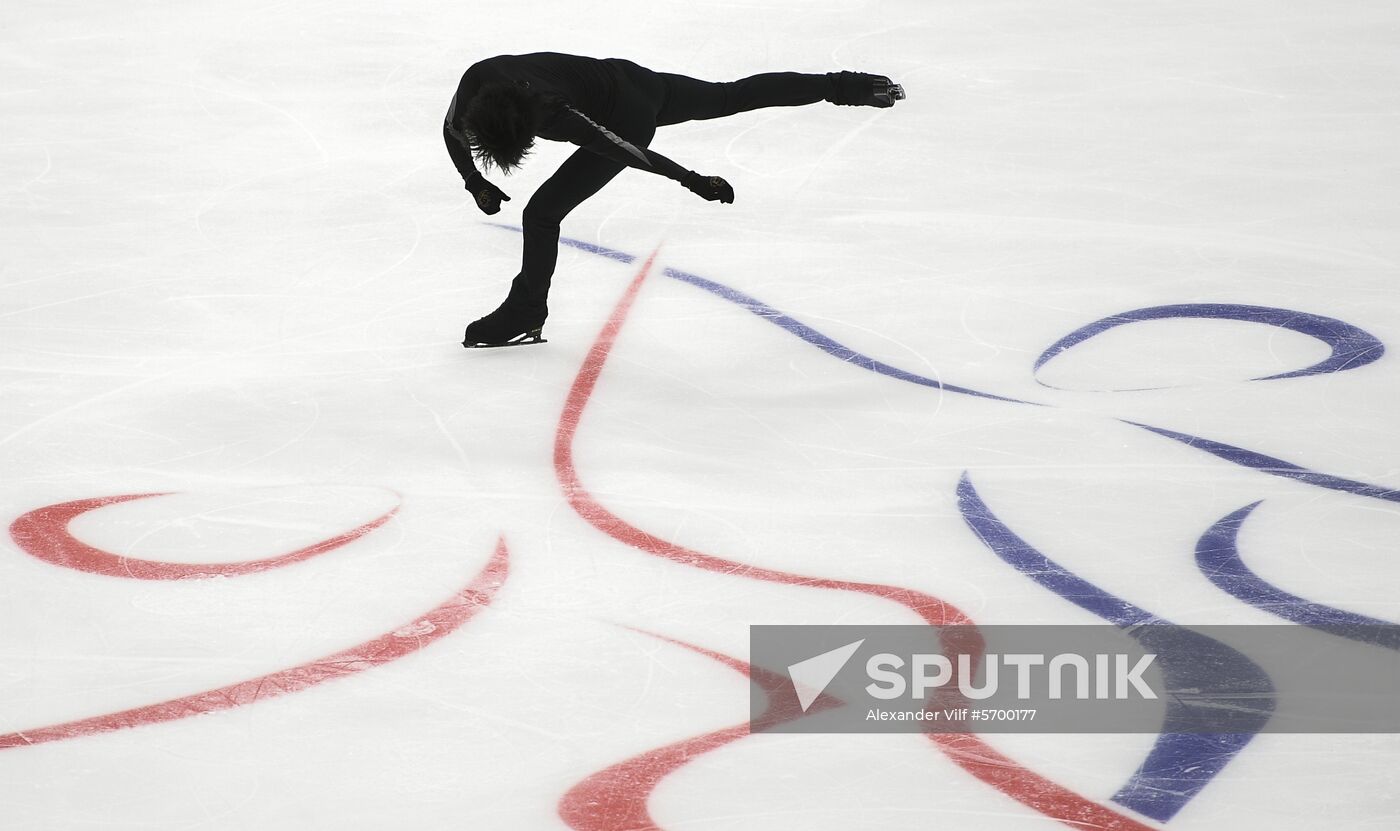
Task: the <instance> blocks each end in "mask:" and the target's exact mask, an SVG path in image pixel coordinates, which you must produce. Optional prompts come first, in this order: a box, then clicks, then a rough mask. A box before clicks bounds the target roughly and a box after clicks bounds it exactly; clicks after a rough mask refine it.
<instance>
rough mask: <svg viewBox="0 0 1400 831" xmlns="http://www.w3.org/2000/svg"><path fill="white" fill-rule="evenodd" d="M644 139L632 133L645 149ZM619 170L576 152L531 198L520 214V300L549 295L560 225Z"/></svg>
mask: <svg viewBox="0 0 1400 831" xmlns="http://www.w3.org/2000/svg"><path fill="white" fill-rule="evenodd" d="M646 139H647V141H638V140H637V137H636V135H635V134H634V135H633V136H632V137H631V138H630V140H631V141H632V143H633V144H636V145H638V146H639V147H645V146H646V145H647V143H649V142H650V139H651V136H649V135H648V136H647V137H646ZM622 170H623V166H622V165H620V164H618V163H617V162H614V161H610V160H608V159H605V158H603V157H602V156H599V155H598V154H596V153H590V152H589V151H587V150H583V149H579V150H575V151H574V153H573V155H571V156H569V158H568V159H566V160H565V161H564V164H562V165H560V167H559V169H558V170H556V171H555V172H554V175H553V176H550V177H549V178H548V179H546V180H545V182H544V184H542V185H540V189H539V190H537V191H535V195H534V196H532V197H530V201H529V203H527V204H526V205H525V210H524V212H523V213H522V215H521V224H522V225H524V232H525V233H524V236H525V251H524V255H523V256H522V257H521V265H520V271H521V277H520V278H518V280H517V282H521V283H523V286H521V289H522V291H523V298H522V299H523V300H525V301H526V302H529V303H537V304H539V305H543V304H544V302H545V297H546V296H547V295H548V294H549V282H550V278H551V277H553V276H554V266H555V263H557V262H558V260H559V225H560V223H562V222H563V221H564V217H566V216H568V215H569V213H570V212H571V211H573V209H574V208H577V207H578V206H579V205H581V204H582V203H583V201H584V200H585V199H587V198H588V197H590V196H592V195H593V194H595V193H597V192H598V191H600V190H602V189H603V186H604V185H606V184H607V183H608V182H610V181H612V179H613V177H614V176H616V175H617V174H619V173H621V172H622ZM514 293H515V292H512V294H514Z"/></svg>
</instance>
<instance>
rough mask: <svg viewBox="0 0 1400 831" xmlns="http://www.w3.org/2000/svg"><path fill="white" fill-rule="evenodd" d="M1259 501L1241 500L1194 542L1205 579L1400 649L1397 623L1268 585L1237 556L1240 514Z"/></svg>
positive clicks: (1274, 608) (1254, 602) (1260, 603)
mask: <svg viewBox="0 0 1400 831" xmlns="http://www.w3.org/2000/svg"><path fill="white" fill-rule="evenodd" d="M1261 504H1262V502H1255V503H1254V504H1252V505H1246V506H1244V507H1243V508H1240V509H1239V510H1238V511H1235V512H1234V513H1232V514H1230V515H1229V516H1226V517H1225V518H1224V519H1222V520H1220V521H1219V522H1217V523H1215V524H1214V525H1212V526H1211V527H1210V529H1209V530H1207V531H1206V532H1205V533H1204V534H1202V535H1201V539H1200V541H1199V542H1197V543H1196V565H1197V567H1199V568H1200V570H1201V573H1202V574H1204V575H1205V576H1206V579H1207V580H1210V582H1212V583H1214V584H1215V585H1216V587H1217V588H1219V589H1220V590H1221V591H1223V592H1225V593H1226V594H1228V595H1230V596H1231V597H1234V598H1236V599H1238V600H1242V601H1244V602H1245V603H1248V604H1249V605H1251V606H1253V607H1255V608H1256V609H1260V610H1262V611H1265V612H1268V613H1269V614H1272V615H1277V616H1278V617H1281V618H1283V619H1284V620H1291V621H1293V622H1294V623H1298V624H1301V625H1303V626H1307V627H1310V628H1313V629H1318V630H1321V631H1323V632H1326V633H1327V634H1329V635H1335V636H1337V637H1339V638H1346V639H1347V640H1353V641H1358V642H1360V643H1368V644H1372V645H1374V646H1379V647H1382V648H1384V649H1393V650H1400V627H1397V626H1395V625H1393V624H1391V623H1389V622H1387V621H1384V620H1380V619H1378V618H1373V617H1367V616H1366V615H1359V614H1356V613H1355V612H1348V611H1345V610H1342V609H1335V608H1333V607H1331V606H1325V605H1323V604H1321V603H1314V602H1312V601H1311V600H1308V599H1307V598H1304V597H1299V596H1298V595H1296V594H1292V593H1291V592H1287V591H1284V590H1283V589H1281V588H1279V587H1277V586H1275V585H1273V584H1272V583H1270V582H1268V581H1267V580H1265V579H1264V578H1262V577H1260V576H1259V575H1258V574H1255V573H1254V572H1253V571H1252V570H1251V569H1250V568H1249V566H1247V565H1245V562H1244V558H1243V557H1241V556H1240V546H1239V535H1240V528H1241V526H1243V525H1244V521H1245V519H1247V518H1248V517H1249V515H1250V514H1252V513H1254V509H1255V508H1258V507H1259V506H1260V505H1261Z"/></svg>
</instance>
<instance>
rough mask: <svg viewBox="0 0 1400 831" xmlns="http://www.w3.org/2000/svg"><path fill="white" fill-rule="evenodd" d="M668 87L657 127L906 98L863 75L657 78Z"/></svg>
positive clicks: (884, 80)
mask: <svg viewBox="0 0 1400 831" xmlns="http://www.w3.org/2000/svg"><path fill="white" fill-rule="evenodd" d="M656 77H657V78H659V79H660V81H661V84H662V86H663V87H664V94H663V96H662V102H663V103H662V105H661V107H660V109H659V111H658V112H657V116H656V123H657V124H658V125H661V126H665V125H668V124H680V123H682V122H685V121H704V120H706V119H710V118H724V117H725V116H730V115H734V114H736V113H744V112H749V111H750V110H761V109H763V108H765V107H801V106H804V105H807V104H815V103H817V102H819V101H829V102H831V103H833V104H849V105H857V106H871V107H889V106H892V105H893V104H894V102H895V101H897V100H899V99H901V98H903V97H904V89H903V88H902V87H900V86H899V85H898V84H894V83H892V82H891V81H890V79H889V78H886V77H885V76H883V75H867V74H865V73H861V72H830V73H827V74H824V75H807V74H804V73H801V72H766V73H764V74H762V75H751V76H749V77H748V78H741V79H739V80H737V81H729V82H726V83H715V82H712V81H700V80H696V79H695V78H689V77H686V76H685V75H674V74H671V73H666V72H659V73H656Z"/></svg>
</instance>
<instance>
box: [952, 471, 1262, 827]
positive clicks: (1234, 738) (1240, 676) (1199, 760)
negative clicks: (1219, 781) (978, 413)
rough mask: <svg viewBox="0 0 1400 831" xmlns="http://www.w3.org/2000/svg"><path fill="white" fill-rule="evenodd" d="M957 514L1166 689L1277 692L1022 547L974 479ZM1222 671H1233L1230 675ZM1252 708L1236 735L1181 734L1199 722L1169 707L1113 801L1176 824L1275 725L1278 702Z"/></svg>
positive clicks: (1183, 633) (1182, 705)
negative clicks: (1143, 650)
mask: <svg viewBox="0 0 1400 831" xmlns="http://www.w3.org/2000/svg"><path fill="white" fill-rule="evenodd" d="M958 509H959V510H960V511H961V513H962V516H963V520H964V521H965V522H966V523H967V524H968V526H969V527H970V528H971V529H972V530H973V532H974V533H975V534H977V536H978V538H980V539H981V540H982V543H983V544H984V545H986V546H987V548H988V549H990V550H991V551H992V552H993V553H994V554H996V555H997V556H998V557H999V558H1001V560H1002V561H1003V562H1005V563H1007V564H1008V565H1010V566H1011V567H1012V568H1014V569H1016V570H1017V571H1018V572H1020V573H1021V574H1023V575H1025V576H1026V577H1029V578H1030V579H1032V580H1034V581H1035V582H1037V583H1039V584H1040V585H1041V586H1042V587H1044V588H1046V589H1049V590H1050V591H1052V592H1054V593H1055V594H1057V595H1059V596H1060V597H1063V598H1064V599H1065V600H1068V601H1069V602H1071V603H1073V604H1074V605H1076V606H1078V607H1080V608H1081V609H1084V610H1085V611H1088V612H1091V613H1093V614H1095V615H1097V616H1099V617H1101V618H1103V619H1104V620H1106V621H1108V622H1109V623H1111V624H1113V625H1115V626H1119V627H1122V628H1124V629H1125V630H1126V632H1125V634H1127V635H1128V636H1129V637H1132V638H1133V639H1134V640H1137V641H1139V642H1140V643H1142V644H1143V646H1144V647H1147V648H1148V649H1150V650H1152V651H1154V652H1157V653H1158V655H1159V665H1160V666H1161V667H1162V672H1163V675H1164V678H1165V680H1166V686H1167V689H1169V690H1184V689H1192V688H1196V689H1202V690H1212V691H1216V692H1220V691H1225V690H1249V691H1254V692H1258V691H1267V692H1270V693H1272V692H1273V685H1272V683H1271V682H1270V681H1269V678H1268V675H1266V674H1265V673H1264V671H1263V670H1262V669H1260V668H1259V667H1258V666H1257V665H1256V664H1254V662H1252V661H1250V660H1249V659H1248V658H1246V657H1245V656H1244V655H1242V654H1240V653H1239V652H1237V651H1235V650H1234V649H1231V648H1230V647H1228V646H1225V645H1224V644H1222V643H1220V642H1218V641H1215V640H1212V639H1210V638H1207V637H1205V636H1203V635H1200V634H1197V633H1195V632H1192V631H1190V630H1188V629H1182V628H1180V627H1178V626H1175V625H1173V624H1171V623H1170V622H1168V621H1166V620H1164V619H1162V618H1160V617H1158V616H1157V615H1154V614H1152V613H1151V612H1149V611H1147V610H1146V609H1144V608H1142V607H1140V606H1137V605H1134V604H1133V603H1130V602H1128V601H1127V600H1124V599H1122V598H1120V597H1117V596H1115V595H1112V594H1110V593H1108V592H1106V591H1104V590H1103V589H1101V588H1099V587H1098V586H1095V585H1094V584H1093V583H1090V582H1089V581H1088V580H1085V579H1084V578H1082V577H1080V576H1078V575H1077V574H1074V573H1073V572H1071V571H1069V570H1068V569H1066V568H1065V567H1064V566H1062V565H1060V564H1059V563H1057V562H1055V561H1054V560H1051V559H1050V558H1049V557H1047V556H1045V554H1043V553H1041V552H1040V551H1038V550H1037V549H1035V548H1034V547H1033V546H1031V545H1030V543H1027V542H1026V541H1025V540H1023V539H1021V538H1020V537H1019V536H1017V535H1016V533H1015V532H1013V531H1012V530H1011V529H1010V528H1009V527H1007V525H1006V523H1005V522H1003V521H1002V520H1001V519H1000V518H998V517H997V516H996V515H995V514H994V513H992V510H991V509H990V508H989V507H987V504H986V502H984V501H983V500H982V497H981V496H980V495H979V494H978V493H977V490H976V488H974V487H973V485H972V479H971V477H970V476H969V475H968V474H967V473H964V474H963V476H962V479H961V480H960V481H959V482H958ZM1221 668H1225V669H1226V672H1225V673H1224V674H1223V675H1222V673H1221ZM1253 706H1254V708H1255V709H1253V710H1252V711H1244V710H1241V711H1238V712H1237V713H1236V719H1237V724H1236V725H1235V730H1234V732H1229V733H1185V732H1175V731H1180V730H1183V729H1185V728H1188V727H1189V726H1190V725H1191V724H1192V723H1193V722H1194V720H1195V716H1194V714H1193V712H1192V709H1191V706H1190V702H1189V701H1188V700H1186V699H1184V698H1172V699H1169V700H1168V702H1167V714H1166V720H1165V722H1164V724H1163V726H1162V729H1163V732H1162V734H1161V735H1160V736H1159V737H1158V738H1157V741H1156V743H1155V744H1153V746H1152V750H1151V751H1150V752H1149V753H1148V755H1147V758H1146V759H1145V760H1144V761H1143V763H1142V764H1141V766H1139V767H1138V769H1137V770H1136V771H1135V772H1134V773H1133V775H1132V776H1131V777H1130V778H1129V779H1128V781H1127V783H1126V784H1124V785H1123V787H1121V788H1119V790H1118V792H1117V793H1116V794H1114V796H1113V801H1114V802H1117V803H1118V804H1120V805H1123V806H1125V807H1128V808H1131V809H1133V810H1134V811H1137V812H1138V813H1140V814H1142V815H1144V816H1148V817H1151V818H1153V819H1155V820H1159V821H1162V822H1166V821H1167V820H1170V819H1171V818H1172V817H1174V816H1176V814H1177V813H1178V812H1180V811H1181V809H1182V808H1184V807H1186V805H1187V803H1189V802H1190V801H1191V800H1192V799H1194V798H1195V797H1196V796H1197V795H1198V794H1200V793H1201V791H1202V790H1204V789H1205V787H1206V786H1207V785H1209V784H1210V783H1211V781H1212V780H1213V779H1214V778H1215V777H1216V776H1218V775H1219V774H1220V773H1221V771H1223V770H1224V769H1225V766H1226V765H1228V764H1229V763H1230V761H1231V760H1232V759H1234V758H1235V756H1237V755H1238V754H1239V753H1240V751H1242V750H1244V748H1245V746H1246V745H1248V744H1249V742H1250V741H1251V740H1252V739H1253V738H1254V736H1255V735H1256V734H1257V733H1258V732H1259V731H1260V730H1262V729H1263V727H1264V725H1265V724H1267V723H1268V720H1269V717H1270V715H1271V714H1272V712H1273V708H1274V702H1273V699H1272V698H1265V699H1259V700H1257V701H1254V702H1253Z"/></svg>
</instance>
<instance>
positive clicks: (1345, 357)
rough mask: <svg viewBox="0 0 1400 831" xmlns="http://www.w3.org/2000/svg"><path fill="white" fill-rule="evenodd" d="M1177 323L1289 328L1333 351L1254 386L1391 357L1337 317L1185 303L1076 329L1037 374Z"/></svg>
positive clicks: (1045, 355) (1043, 357) (1038, 363)
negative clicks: (1143, 325)
mask: <svg viewBox="0 0 1400 831" xmlns="http://www.w3.org/2000/svg"><path fill="white" fill-rule="evenodd" d="M1174 318H1195V319H1206V320H1239V321H1244V322H1246V323H1262V324H1264V325H1266V326H1274V327H1277V328H1279V329H1287V330H1289V331H1291V332H1298V333H1299V334H1303V335H1307V336H1309V337H1311V338H1315V339H1317V340H1319V341H1322V342H1323V343H1324V344H1326V345H1327V346H1328V347H1329V348H1330V349H1331V350H1332V354H1331V355H1329V356H1328V357H1327V358H1326V359H1324V360H1322V361H1319V362H1318V363H1315V364H1313V365H1312V366H1308V367H1304V368H1302V369H1295V370H1292V371H1290V372H1280V373H1278V374H1276V375H1267V376H1264V377H1261V378H1253V379H1251V380H1254V381H1276V380H1278V379H1280V378H1301V377H1304V376H1307V375H1323V374H1326V373H1329V372H1344V371H1346V370H1348V369H1356V368H1357V367H1361V366H1365V365H1366V364H1369V363H1372V362H1373V361H1376V360H1378V359H1379V358H1380V357H1381V356H1382V355H1384V354H1385V344H1383V343H1381V342H1380V340H1379V339H1378V338H1376V336H1375V335H1372V334H1371V333H1369V332H1367V331H1365V330H1364V329H1359V328H1357V327H1355V326H1353V325H1351V324H1350V323H1347V322H1345V321H1341V320H1337V319H1336V318H1332V317H1323V316H1322V315H1315V314H1309V313H1308V312H1298V311H1293V310H1291V309H1276V308H1273V307H1270V306H1244V305H1238V304H1232V303H1181V304H1177V305H1173V306H1150V307H1148V308H1145V309H1134V310H1132V311H1129V312H1121V313H1119V314H1116V315H1113V316H1111V317H1106V318H1103V319H1102V320H1096V321H1094V322H1093V323H1090V324H1089V325H1087V326H1082V327H1080V328H1078V329H1075V330H1074V331H1073V332H1070V333H1069V334H1068V335H1065V336H1064V337H1062V338H1060V339H1059V340H1057V341H1055V343H1053V344H1051V346H1050V348H1049V349H1046V350H1045V351H1044V352H1042V353H1040V357H1039V358H1036V360H1035V366H1034V371H1035V372H1037V373H1038V372H1039V371H1040V368H1041V367H1043V366H1045V364H1047V363H1049V362H1050V361H1051V360H1052V359H1054V358H1056V357H1058V356H1059V355H1061V354H1063V353H1064V352H1065V351H1066V350H1068V349H1070V348H1071V347H1074V346H1077V345H1078V344H1081V343H1083V342H1084V341H1087V340H1089V339H1090V338H1093V337H1095V336H1097V335H1101V334H1103V333H1104V332H1107V331H1108V330H1110V329H1116V328H1117V327H1119V326H1126V325H1127V324H1129V323H1138V322H1141V321H1144V320H1169V319H1174ZM1036 380H1037V381H1039V382H1040V383H1041V384H1042V385H1044V386H1047V387H1048V386H1050V385H1049V384H1046V383H1045V382H1044V381H1040V380H1039V378H1037V379H1036Z"/></svg>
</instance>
